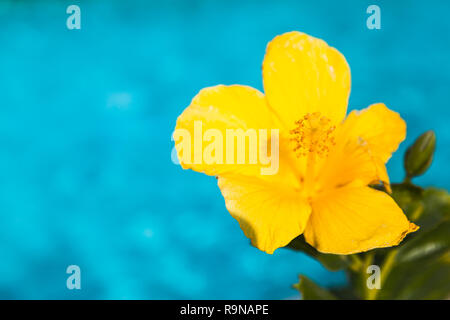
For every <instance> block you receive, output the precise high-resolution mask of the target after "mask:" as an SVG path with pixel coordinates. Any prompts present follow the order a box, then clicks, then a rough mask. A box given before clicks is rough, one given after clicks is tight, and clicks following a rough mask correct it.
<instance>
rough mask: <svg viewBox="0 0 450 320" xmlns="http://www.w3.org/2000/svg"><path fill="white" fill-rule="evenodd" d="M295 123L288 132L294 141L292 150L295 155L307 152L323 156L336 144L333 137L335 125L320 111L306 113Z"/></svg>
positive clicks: (302, 154) (306, 153)
mask: <svg viewBox="0 0 450 320" xmlns="http://www.w3.org/2000/svg"><path fill="white" fill-rule="evenodd" d="M295 125H296V127H295V128H294V129H293V130H291V131H290V133H291V135H292V136H293V137H292V138H291V140H292V141H294V142H295V147H294V152H295V153H296V154H297V157H300V156H307V155H308V154H309V153H313V154H314V155H318V156H319V157H323V156H326V155H327V154H328V152H329V151H330V148H331V147H332V146H333V145H335V144H336V142H335V139H334V137H333V132H334V130H335V126H333V125H331V120H330V119H328V118H327V117H325V116H322V115H321V114H320V112H314V113H308V114H306V115H305V116H304V117H303V119H300V120H298V121H296V122H295Z"/></svg>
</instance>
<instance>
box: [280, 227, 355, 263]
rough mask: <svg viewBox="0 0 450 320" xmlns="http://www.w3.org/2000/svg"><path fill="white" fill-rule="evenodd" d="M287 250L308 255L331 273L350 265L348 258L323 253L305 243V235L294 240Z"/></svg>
mask: <svg viewBox="0 0 450 320" xmlns="http://www.w3.org/2000/svg"><path fill="white" fill-rule="evenodd" d="M285 248H288V249H291V250H295V251H301V252H304V253H306V254H307V255H309V256H311V257H313V258H315V259H317V260H318V261H319V262H320V263H321V264H322V265H323V266H324V267H325V268H327V269H328V270H330V271H338V270H341V269H343V268H345V267H346V266H347V265H348V260H347V257H346V256H341V255H336V254H326V253H321V252H319V251H317V250H316V249H315V248H314V247H312V246H311V245H309V244H308V243H307V242H306V241H305V238H304V237H303V235H301V236H298V237H297V238H295V239H294V240H292V241H291V242H290V243H289V244H288V245H287V246H286V247H285Z"/></svg>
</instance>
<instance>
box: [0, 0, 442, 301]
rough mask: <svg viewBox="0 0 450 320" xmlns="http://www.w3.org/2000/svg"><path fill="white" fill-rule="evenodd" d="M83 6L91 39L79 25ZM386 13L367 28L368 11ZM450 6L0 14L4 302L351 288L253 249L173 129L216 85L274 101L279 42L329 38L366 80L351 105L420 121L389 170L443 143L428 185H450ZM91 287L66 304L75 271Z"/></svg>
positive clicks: (220, 6) (110, 5) (232, 5)
mask: <svg viewBox="0 0 450 320" xmlns="http://www.w3.org/2000/svg"><path fill="white" fill-rule="evenodd" d="M70 4H78V5H79V6H80V7H81V16H82V29H81V30H72V31H71V30H68V29H67V28H66V19H67V17H68V15H67V14H66V12H65V11H66V8H67V6H68V5H70ZM370 4H377V5H379V6H380V8H381V23H382V29H381V30H368V29H367V28H366V19H367V17H368V14H367V13H366V8H367V7H368V6H369V5H370ZM449 12H450V5H449V4H448V1H435V0H428V1H356V0H355V1H349V0H347V1H333V0H330V1H323V0H320V1H263V0H257V1H256V0H255V1H235V0H231V1H230V0H228V1H161V2H159V3H157V2H154V1H133V0H128V1H111V0H109V1H2V2H0V298H10V299H11V298H20V299H22V298H28V299H44V298H58V299H78V298H89V299H90V298H104V299H132V298H135V299H153V298H154V299H166V298H167V299H168V298H175V299H183V298H199V299H200V298H201V299H216V298H221V299H228V298H234V299H243V298H250V299H260V298H265V299H282V298H290V297H295V296H296V292H295V291H294V290H293V289H292V288H290V285H291V284H293V283H295V282H296V281H297V275H298V274H299V273H303V274H306V275H307V276H309V277H311V278H312V279H313V280H315V281H317V282H318V283H320V284H322V285H326V286H330V285H336V284H341V283H344V282H345V281H346V279H345V276H344V274H343V273H339V272H338V273H332V272H328V271H326V270H325V269H324V268H322V267H321V266H320V265H319V264H318V263H317V262H316V261H314V260H313V259H310V258H308V257H306V256H304V255H302V254H298V253H294V252H290V251H288V250H285V249H280V250H278V251H277V252H276V253H275V254H274V255H273V256H271V255H267V254H265V253H262V252H260V251H258V250H257V249H255V248H253V247H251V246H250V245H249V242H248V240H247V239H246V238H245V237H244V235H243V234H242V232H241V230H240V228H239V227H238V224H237V222H235V221H234V220H233V219H232V218H231V216H230V215H229V214H228V213H227V211H226V209H225V206H224V201H223V199H222V197H221V195H220V192H219V190H218V188H217V186H216V179H214V178H212V177H207V176H205V175H202V174H198V173H195V172H190V171H183V170H182V169H181V168H180V167H179V166H176V165H174V164H173V163H172V161H171V151H172V147H173V142H172V141H171V139H170V136H171V133H172V131H173V129H174V126H175V120H176V117H177V116H178V115H179V114H180V113H181V112H182V111H183V109H184V108H185V107H186V106H187V105H188V104H189V102H190V100H191V98H192V97H193V96H194V95H195V94H196V93H197V91H198V90H199V89H201V88H203V87H205V86H210V85H215V84H219V83H223V84H233V83H239V84H246V85H251V86H254V87H256V88H258V89H262V80H261V62H262V60H263V56H264V51H265V46H266V44H267V42H268V41H270V40H271V39H272V38H273V37H274V36H275V35H277V34H281V33H284V32H286V31H291V30H300V31H304V32H307V33H309V34H311V35H314V36H317V37H320V38H322V39H325V40H326V41H327V42H328V43H329V44H330V45H332V46H334V47H336V48H338V49H339V50H340V51H341V52H342V53H343V54H344V55H345V56H346V58H347V60H348V62H349V64H350V66H351V69H352V82H353V85H352V95H351V99H350V108H351V109H353V108H358V109H360V108H363V107H366V106H368V105H369V104H371V103H374V102H384V103H386V104H387V105H388V106H389V107H390V108H392V109H394V110H396V111H398V112H400V113H401V115H402V116H403V117H404V119H406V121H407V123H408V138H407V141H406V142H405V143H403V144H402V146H401V148H400V151H399V152H398V153H397V154H396V155H395V156H394V157H393V159H392V160H391V162H390V163H389V166H388V168H389V170H390V175H391V179H392V181H399V180H400V179H402V178H403V171H402V155H403V152H404V150H405V148H406V146H407V145H408V144H409V143H410V142H411V141H413V140H414V138H415V137H416V136H417V135H418V134H420V133H422V132H423V131H425V130H428V129H434V130H435V131H436V134H437V137H438V148H437V153H436V158H435V161H434V164H433V166H432V168H431V169H430V171H429V172H428V173H427V174H426V175H425V176H423V177H421V178H420V179H417V182H418V183H420V184H422V185H435V186H438V187H444V188H449V187H450V179H449V178H450V176H449V170H448V163H449V161H450V151H449V149H448V146H449V140H450V130H449V129H448V121H449V115H450V111H449V107H450V105H449V101H450V90H449V83H450V82H449V80H450V62H449V56H450V39H449V37H450V23H449V21H448V13H449ZM71 264H76V265H79V266H80V268H81V274H82V289H81V290H72V291H71V290H68V289H67V288H66V278H67V276H68V275H67V274H66V273H65V271H66V268H67V266H68V265H71Z"/></svg>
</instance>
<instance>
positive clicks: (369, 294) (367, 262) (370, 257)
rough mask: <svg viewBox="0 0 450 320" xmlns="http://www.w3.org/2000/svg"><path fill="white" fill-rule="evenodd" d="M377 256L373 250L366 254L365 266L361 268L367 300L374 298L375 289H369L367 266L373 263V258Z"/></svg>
mask: <svg viewBox="0 0 450 320" xmlns="http://www.w3.org/2000/svg"><path fill="white" fill-rule="evenodd" d="M374 256H375V253H374V252H373V251H371V252H369V253H367V254H366V258H365V259H364V262H363V267H362V270H361V278H362V279H361V282H362V286H363V287H364V289H365V290H363V291H364V296H365V297H366V299H367V300H373V299H372V295H373V293H372V292H373V291H375V290H373V289H372V290H371V289H369V287H367V273H366V271H367V268H368V267H369V266H370V265H371V264H372V262H373V258H374Z"/></svg>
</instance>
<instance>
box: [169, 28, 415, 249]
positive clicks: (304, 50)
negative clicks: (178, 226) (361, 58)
mask: <svg viewBox="0 0 450 320" xmlns="http://www.w3.org/2000/svg"><path fill="white" fill-rule="evenodd" d="M263 84H264V91H265V94H263V93H261V92H260V91H258V90H256V89H253V88H251V87H248V86H242V85H231V86H224V85H218V86H215V87H210V88H205V89H203V90H201V91H200V92H199V93H198V94H197V95H196V96H195V97H194V99H193V100H192V102H191V104H190V105H189V107H187V108H186V109H185V110H184V112H183V113H182V114H181V115H180V116H179V118H178V120H177V124H176V131H177V130H184V131H186V132H189V133H191V134H192V136H195V134H196V132H195V131H196V130H197V129H198V128H197V129H196V128H195V123H196V122H197V123H198V122H201V125H202V129H203V130H205V129H213V130H215V132H219V133H223V134H224V135H225V133H226V131H227V129H243V130H247V129H249V128H258V129H274V128H275V129H278V130H279V142H278V144H279V145H278V146H277V147H278V149H279V169H278V171H277V172H276V174H272V175H262V174H261V172H260V170H259V169H260V167H261V164H255V163H252V164H245V163H238V164H224V163H221V162H219V161H216V162H214V161H213V162H211V161H195V160H194V161H191V159H192V158H190V156H189V157H186V154H184V155H183V151H182V149H183V148H182V147H181V143H179V141H178V142H176V149H177V154H178V158H179V159H180V164H181V166H182V167H183V168H184V169H192V170H195V171H199V172H203V173H205V174H207V175H214V176H217V179H218V185H219V188H220V190H221V191H222V195H223V197H224V198H225V204H226V207H227V209H228V211H229V212H230V213H231V215H232V216H233V217H234V218H235V219H236V220H237V221H238V222H239V224H240V226H241V228H242V230H243V231H244V233H245V235H246V236H247V237H249V238H250V239H251V241H252V244H253V245H254V246H256V247H257V248H259V249H260V250H263V251H265V252H267V253H273V252H274V250H276V249H277V248H280V247H283V246H286V245H287V244H288V243H289V242H290V241H291V240H293V239H294V238H295V237H297V236H299V235H301V234H304V236H305V239H306V241H307V242H308V243H309V244H311V245H312V246H314V247H315V248H316V249H317V250H318V251H320V252H324V253H334V254H352V253H356V252H362V251H367V250H370V249H373V248H380V247H389V246H393V245H397V244H399V243H400V241H402V239H403V238H404V237H405V235H406V234H408V233H410V232H413V231H415V230H417V229H418V227H417V226H416V225H414V224H413V223H410V222H409V221H408V220H407V218H406V216H405V215H404V214H403V212H402V210H401V209H400V208H399V207H398V205H397V204H396V203H395V202H394V200H393V199H392V198H391V197H390V196H389V195H388V194H387V193H385V192H382V191H378V190H375V189H373V188H371V187H369V185H370V184H373V183H380V182H382V183H383V184H384V185H385V186H386V189H387V190H390V189H389V178H388V175H387V172H386V168H385V163H386V162H387V161H388V159H389V158H390V156H391V153H392V152H394V151H395V150H396V149H397V147H398V145H399V144H400V142H402V141H403V140H404V139H405V135H406V124H405V122H404V121H403V120H402V118H401V117H400V116H399V115H398V114H397V113H396V112H393V111H391V110H389V109H388V108H387V107H386V106H385V105H384V104H381V103H379V104H374V105H371V106H370V107H368V108H367V109H364V110H362V111H352V112H351V113H350V114H349V115H348V116H347V117H345V115H346V112H347V103H348V98H349V94H350V68H349V66H348V64H347V62H346V60H345V58H344V56H343V55H342V54H341V53H340V52H339V51H337V50H336V49H335V48H332V47H330V46H328V45H327V44H326V43H325V42H324V41H323V40H320V39H317V38H314V37H311V36H309V35H307V34H304V33H300V32H289V33H285V34H283V35H280V36H277V37H275V38H274V39H273V40H272V41H271V42H270V43H269V44H268V46H267V50H266V55H265V58H264V62H263ZM192 136H191V138H192ZM201 138H203V139H205V137H201ZM195 139H197V140H198V132H197V138H195ZM209 139H211V137H209ZM175 140H177V139H175ZM205 140H208V138H207V139H205ZM193 143H194V144H195V143H196V141H193ZM268 144H269V145H270V142H268ZM206 148H208V144H205V143H203V144H200V147H199V146H197V147H195V148H194V157H195V156H196V154H197V155H198V154H199V153H202V152H204V151H205V149H206ZM225 152H227V151H226V150H225ZM246 152H247V156H248V151H246Z"/></svg>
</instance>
